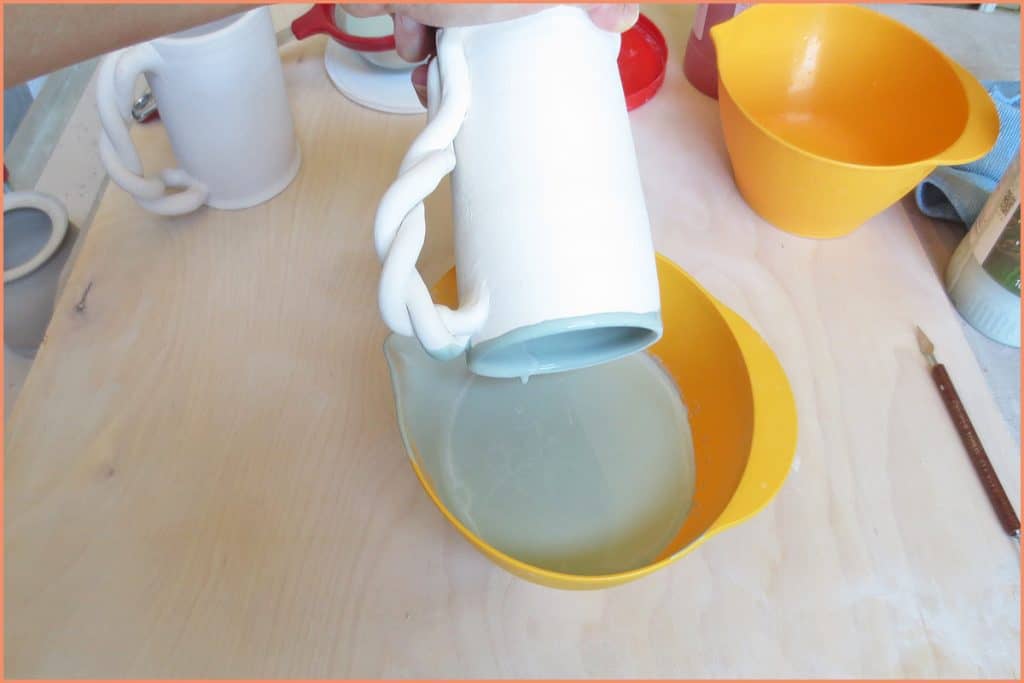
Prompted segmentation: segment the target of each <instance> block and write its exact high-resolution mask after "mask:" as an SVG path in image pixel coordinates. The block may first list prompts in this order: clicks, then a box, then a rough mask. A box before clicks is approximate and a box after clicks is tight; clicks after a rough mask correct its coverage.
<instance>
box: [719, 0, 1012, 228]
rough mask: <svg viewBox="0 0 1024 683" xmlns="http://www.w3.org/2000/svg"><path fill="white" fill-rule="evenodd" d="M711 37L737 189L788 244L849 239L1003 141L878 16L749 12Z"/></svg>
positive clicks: (830, 8) (975, 87) (944, 75)
mask: <svg viewBox="0 0 1024 683" xmlns="http://www.w3.org/2000/svg"><path fill="white" fill-rule="evenodd" d="M711 35H712V39H713V40H714V43H715V48H716V51H717V54H718V70H719V109H720V113H721V118H722V128H723V131H724V134H725V142H726V146H727V148H728V151H729V157H730V160H731V162H732V168H733V174H734V176H735V179H736V184H737V186H738V187H739V190H740V193H741V194H742V195H743V197H744V199H745V200H746V201H747V203H748V204H749V205H750V206H751V208H753V209H754V211H756V212H757V213H758V214H760V215H761V217H762V218H764V219H765V220H767V221H768V222H770V223H772V224H773V225H775V226H776V227H779V228H781V229H783V230H785V231H787V232H791V233H794V234H796V235H802V236H805V237H839V236H841V235H845V234H847V233H849V232H851V231H852V230H854V229H855V228H856V227H857V226H859V225H861V224H862V223H864V222H865V221H867V220H868V219H869V218H871V217H872V216H874V215H875V214H877V213H879V212H881V211H883V210H884V209H886V208H887V207H889V206H890V205H891V204H893V203H894V202H896V201H897V200H898V199H899V198H900V197H902V196H903V195H905V194H906V193H907V192H909V191H910V190H911V189H912V188H913V187H914V186H915V185H917V184H918V183H919V182H921V180H923V179H924V177H925V176H927V175H928V174H929V173H931V172H932V171H933V170H934V169H935V167H936V166H940V165H954V164H962V163H967V162H969V161H973V160H975V159H978V158H980V157H981V156H983V155H984V154H985V153H987V152H988V150H989V149H991V147H992V145H993V144H994V143H995V141H996V137H997V135H998V133H999V117H998V115H997V113H996V110H995V105H994V104H993V103H992V100H991V99H990V98H989V96H988V93H986V92H985V90H984V88H983V87H982V86H981V84H980V83H979V82H978V81H977V80H976V79H975V78H974V77H973V76H971V75H970V74H969V73H967V71H966V70H964V69H963V67H961V66H960V65H958V64H956V63H954V62H953V61H952V60H950V59H949V58H947V57H946V56H945V55H943V54H942V53H941V52H940V51H939V50H938V49H937V48H936V47H935V46H934V45H932V44H931V43H929V42H928V41H927V40H925V39H924V38H922V37H921V36H919V35H918V34H916V33H914V32H913V31H911V30H910V29H909V28H907V27H906V26H904V25H903V24H901V23H899V22H898V21H896V20H894V19H891V18H889V17H886V16H884V15H882V14H878V13H877V12H872V11H870V10H866V9H863V8H860V7H855V6H851V5H812V4H809V5H758V6H756V7H752V8H750V9H748V10H747V11H745V12H743V13H742V14H740V15H738V16H736V17H735V18H733V19H731V20H729V21H726V22H724V23H722V24H719V25H717V26H715V27H713V28H712V29H711Z"/></svg>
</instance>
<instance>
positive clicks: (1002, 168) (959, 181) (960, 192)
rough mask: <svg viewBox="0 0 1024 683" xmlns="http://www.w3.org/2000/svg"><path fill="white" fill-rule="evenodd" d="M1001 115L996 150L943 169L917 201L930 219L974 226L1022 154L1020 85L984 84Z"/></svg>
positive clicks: (924, 184)
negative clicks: (973, 159)
mask: <svg viewBox="0 0 1024 683" xmlns="http://www.w3.org/2000/svg"><path fill="white" fill-rule="evenodd" d="M982 85H983V86H984V87H985V90H987V91H988V94H989V95H990V96H991V97H992V100H993V101H994V102H995V105H996V111H997V112H999V137H998V138H997V139H996V144H995V146H994V147H993V148H992V150H991V151H990V152H989V153H988V154H986V155H985V156H983V157H982V158H980V159H978V160H977V161H972V162H971V163H969V164H963V165H962V166H940V167H939V168H937V169H935V171H933V172H932V174H931V175H929V176H928V177H927V178H925V179H924V180H923V181H922V182H921V184H920V185H918V186H917V190H916V191H915V192H914V197H915V199H916V200H917V208H919V209H920V210H921V213H923V214H924V215H926V216H931V217H932V218H940V219H942V220H947V221H960V222H961V223H964V224H965V225H968V226H970V225H971V224H972V223H974V219H975V218H977V217H978V214H979V213H981V208H982V207H983V206H984V205H985V200H986V199H988V196H989V195H990V194H991V193H992V191H993V190H995V189H996V185H997V184H998V183H999V179H1000V178H1002V177H1003V174H1004V173H1005V172H1006V169H1007V167H1008V166H1009V165H1010V162H1011V161H1013V159H1014V157H1016V156H1017V155H1018V154H1020V81H982Z"/></svg>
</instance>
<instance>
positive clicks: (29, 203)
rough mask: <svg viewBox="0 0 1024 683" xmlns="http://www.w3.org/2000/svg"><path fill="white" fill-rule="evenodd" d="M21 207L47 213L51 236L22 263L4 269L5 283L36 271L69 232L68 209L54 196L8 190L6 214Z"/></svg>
mask: <svg viewBox="0 0 1024 683" xmlns="http://www.w3.org/2000/svg"><path fill="white" fill-rule="evenodd" d="M19 209H35V210H36V211H41V212H42V213H44V214H46V217H47V218H48V219H49V221H50V237H49V239H48V240H47V241H46V244H44V245H43V248H42V249H40V250H39V251H37V252H36V253H35V255H34V256H32V258H30V259H28V260H27V261H25V262H24V263H22V264H19V265H17V266H15V267H14V268H11V269H10V270H4V284H7V283H8V282H14V281H15V280H18V279H20V278H23V277H25V276H26V275H29V274H30V273H33V272H35V271H36V270H38V269H39V267H40V266H42V265H43V264H44V263H46V262H47V261H48V260H49V259H50V257H52V256H53V255H54V254H55V253H56V252H57V249H58V248H60V245H61V243H63V242H64V237H65V235H67V232H68V212H67V209H65V208H64V206H63V205H62V204H61V203H60V202H59V201H58V200H57V199H56V198H55V197H53V196H51V195H48V194H43V193H41V192H28V191H26V192H8V193H7V194H6V195H4V216H5V217H6V216H7V214H8V213H10V212H12V211H17V210H19Z"/></svg>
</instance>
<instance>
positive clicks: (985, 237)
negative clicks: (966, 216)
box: [967, 159, 1020, 263]
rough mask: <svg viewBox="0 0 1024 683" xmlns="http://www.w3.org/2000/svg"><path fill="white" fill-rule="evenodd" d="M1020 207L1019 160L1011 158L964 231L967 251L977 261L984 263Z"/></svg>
mask: <svg viewBox="0 0 1024 683" xmlns="http://www.w3.org/2000/svg"><path fill="white" fill-rule="evenodd" d="M1018 206H1020V160H1019V159H1018V160H1014V162H1013V163H1012V164H1010V167H1009V168H1007V169H1006V173H1005V174H1004V175H1003V179H1002V180H1000V181H999V185H998V186H996V189H995V191H994V192H993V193H992V194H991V195H990V196H989V198H988V201H987V202H985V207H984V208H983V209H982V210H981V213H980V214H978V218H977V220H975V221H974V225H973V226H971V229H970V230H969V231H968V233H967V239H969V240H970V244H971V251H972V252H974V258H975V259H977V260H978V262H979V263H984V262H985V259H986V258H988V255H989V252H990V251H992V247H994V246H995V244H996V242H997V241H998V240H999V236H1000V235H1002V234H1003V230H1004V229H1005V228H1006V224H1007V223H1008V222H1009V221H1010V218H1012V217H1013V213H1014V211H1016V210H1017V207H1018Z"/></svg>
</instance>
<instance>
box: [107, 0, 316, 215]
mask: <svg viewBox="0 0 1024 683" xmlns="http://www.w3.org/2000/svg"><path fill="white" fill-rule="evenodd" d="M141 74H145V76H146V79H147V80H148V81H149V85H150V87H151V88H152V91H153V95H154V96H155V98H156V101H157V104H158V105H159V107H160V118H161V120H163V122H164V125H165V126H166V129H167V135H168V137H170V139H171V147H172V148H173V149H174V155H175V157H177V160H178V163H179V164H180V168H173V169H165V170H163V171H162V172H161V173H160V174H159V176H157V177H153V176H149V177H147V176H144V175H143V170H142V161H141V160H140V158H139V155H138V152H137V151H136V149H135V147H134V146H133V145H132V141H131V137H130V136H129V134H128V127H127V121H128V120H129V117H130V116H131V106H132V89H133V87H134V84H135V81H136V79H137V78H138V76H139V75H141ZM96 101H97V107H98V109H99V114H100V122H101V123H102V126H103V130H102V131H101V133H100V143H99V149H100V158H101V159H102V161H103V164H104V166H105V167H106V169H107V172H108V173H109V174H110V177H111V179H113V181H114V182H115V183H117V184H118V185H119V186H120V187H121V188H122V189H123V190H125V191H126V192H128V193H129V194H131V195H132V196H133V197H134V198H135V200H136V201H137V202H138V203H139V204H140V205H141V206H142V207H143V208H145V209H147V210H149V211H152V212H153V213H157V214H163V215H176V214H184V213H189V212H191V211H194V210H195V209H197V208H199V207H200V206H202V205H203V204H207V205H209V206H211V207H214V208H217V209H242V208H246V207H249V206H255V205H256V204H259V203H261V202H264V201H266V200H268V199H270V198H271V197H273V196H275V195H276V194H278V193H279V192H281V191H282V190H283V189H284V188H285V187H287V186H288V184H289V183H290V182H291V181H292V179H293V178H294V177H295V175H296V173H297V172H298V170H299V163H300V155H299V147H298V143H297V141H296V139H295V129H294V125H293V122H292V115H291V110H290V109H289V104H288V96H287V92H286V91H285V83H284V73H283V71H282V68H281V59H280V57H279V55H278V52H277V41H276V39H275V37H274V28H273V23H272V21H271V17H270V9H269V8H267V7H262V8H259V9H255V10H251V11H249V12H245V13H243V14H239V15H235V16H232V17H228V18H226V19H222V20H220V21H217V22H213V23H211V24H206V25H205V26H200V27H198V28H195V29H191V30H188V31H184V32H181V33H175V34H173V35H170V36H166V37H163V38H158V39H156V40H152V41H150V42H148V43H141V44H139V45H135V46H133V47H129V48H126V49H124V50H120V51H118V52H114V53H112V54H110V55H108V56H107V57H106V58H104V60H103V62H102V64H101V65H100V71H99V75H98V81H97V84H96ZM169 188H174V189H177V190H180V191H178V192H169Z"/></svg>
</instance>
